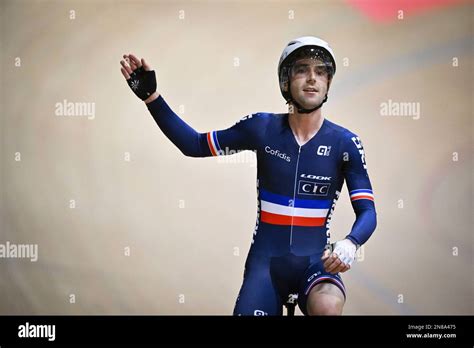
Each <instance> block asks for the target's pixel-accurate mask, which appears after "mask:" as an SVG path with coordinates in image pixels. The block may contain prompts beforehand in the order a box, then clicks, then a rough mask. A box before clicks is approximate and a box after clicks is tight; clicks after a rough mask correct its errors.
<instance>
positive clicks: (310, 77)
mask: <svg viewBox="0 0 474 348" xmlns="http://www.w3.org/2000/svg"><path fill="white" fill-rule="evenodd" d="M306 80H307V81H308V82H309V81H316V73H315V72H314V71H313V70H310V71H309V72H308V75H307V77H306Z"/></svg>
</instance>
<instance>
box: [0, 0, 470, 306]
mask: <svg viewBox="0 0 474 348" xmlns="http://www.w3.org/2000/svg"><path fill="white" fill-rule="evenodd" d="M70 10H74V11H75V19H70V15H71V13H70ZM180 10H183V11H184V12H180ZM472 10H473V7H472V5H470V4H468V3H465V2H462V3H460V4H457V5H453V6H448V7H445V8H442V9H431V10H427V11H423V12H420V13H416V14H413V15H410V14H409V13H407V14H406V16H404V19H403V20H399V19H397V18H396V14H394V19H393V20H388V21H385V22H381V21H374V20H372V19H371V18H370V17H368V16H367V15H366V14H364V13H362V12H361V11H359V10H358V9H357V8H356V7H354V6H352V5H349V4H348V3H346V2H343V1H307V2H300V1H286V2H284V1H278V2H270V1H266V2H263V1H254V2H250V1H233V2H230V1H224V2H217V1H187V2H170V1H161V2H159V1H156V2H151V1H149V2H145V1H139V2H138V1H137V2H132V1H127V2H125V1H100V2H99V1H80V2H76V1H2V2H1V14H2V19H1V25H2V28H1V35H2V37H1V52H2V54H1V59H2V78H1V81H2V91H1V96H2V98H3V99H2V113H1V115H2V120H1V122H2V136H1V139H2V142H1V146H2V161H1V165H2V171H1V183H2V185H1V187H2V200H1V207H2V210H1V211H2V215H1V218H2V223H1V233H0V243H5V242H6V241H9V242H11V243H37V244H38V246H39V259H38V261H37V262H30V261H29V260H27V259H8V258H3V259H0V278H1V285H0V314H63V313H64V314H75V313H77V314H144V313H146V314H193V315H200V314H231V313H232V309H233V306H234V302H235V298H236V296H237V293H238V291H239V288H240V285H241V282H242V273H243V266H244V262H245V257H246V255H247V252H248V249H249V246H250V241H251V235H252V232H253V228H254V224H255V218H256V189H255V178H256V168H255V163H254V162H253V161H254V160H255V159H254V158H252V157H251V156H247V157H246V161H244V162H243V163H242V162H240V163H238V162H239V161H235V162H237V163H232V162H223V161H219V160H218V159H216V158H206V159H193V158H187V157H184V156H183V155H182V154H181V153H180V152H179V150H178V149H177V148H175V147H174V145H173V144H172V143H171V142H169V141H168V139H167V138H165V137H164V136H163V134H162V133H161V131H160V130H159V128H158V127H157V126H156V124H155V123H154V121H153V119H152V118H151V116H150V115H149V113H148V111H147V109H146V107H145V106H144V104H143V103H142V102H140V100H138V99H137V98H136V97H135V96H134V95H133V94H132V93H131V92H130V90H129V88H128V86H127V85H126V83H125V81H124V80H123V77H122V76H121V73H120V67H119V60H120V59H121V56H122V54H124V53H130V52H133V53H136V54H138V55H139V56H143V57H146V58H147V59H148V61H149V62H150V63H151V64H152V65H153V67H154V68H155V69H156V71H157V76H158V84H159V91H160V92H161V93H162V94H163V96H164V97H165V98H166V100H167V101H168V103H169V104H170V106H171V107H172V108H173V109H174V110H175V111H176V112H179V111H180V106H181V111H182V112H181V113H180V115H181V117H183V118H184V119H185V120H186V121H187V122H188V123H189V124H190V125H192V126H193V127H194V128H195V129H197V130H199V131H202V132H204V131H209V130H214V129H221V128H226V127H228V126H230V125H232V124H233V123H234V122H235V121H236V120H238V119H239V118H241V117H242V116H244V115H247V114H249V113H254V112H259V111H267V112H284V111H285V103H284V101H283V99H282V97H281V95H280V92H279V90H278V80H277V76H276V68H277V63H278V58H279V56H280V53H281V51H282V49H283V47H284V45H285V44H286V43H287V42H288V41H289V40H291V39H293V38H295V37H298V36H303V35H315V36H320V37H322V38H324V39H325V40H327V41H329V42H330V44H331V46H332V47H333V49H334V51H335V53H336V56H337V64H338V70H337V74H336V76H335V80H334V82H333V84H332V86H331V91H330V97H329V101H328V103H327V104H326V105H325V107H324V108H323V114H324V115H325V116H326V117H327V118H328V119H330V120H332V121H333V122H336V123H338V124H340V125H342V126H344V127H346V128H348V129H350V130H352V131H353V132H356V133H357V134H359V135H360V137H361V138H362V140H363V142H364V145H365V149H366V155H367V163H368V168H369V174H370V176H371V180H372V184H373V188H374V192H375V196H376V206H377V210H378V227H377V230H376V231H375V233H374V235H373V236H372V238H371V239H370V240H369V241H368V242H367V244H366V245H365V246H364V259H363V260H361V261H359V262H356V264H355V265H354V266H353V268H352V269H351V270H350V271H349V272H347V273H344V274H343V275H342V277H343V279H344V282H345V284H346V287H347V295H348V299H347V303H346V305H345V308H344V314H391V315H397V314H473V307H472V303H473V302H474V301H473V292H472V291H473V264H472V260H473V250H472V246H473V229H472V225H473V219H472V212H473V206H472V201H473V195H472V173H473V158H472V148H473V144H472V134H473V128H472V116H473V114H472V86H473V79H472V61H473V51H472V35H473V32H472ZM289 11H294V12H293V13H294V19H289V18H288V17H289V13H290V12H289ZM183 13H184V19H180V18H179V17H180V14H181V16H182V15H183ZM454 57H456V58H457V59H458V63H459V66H457V67H453V58H454ZM16 58H20V59H21V66H19V67H16V66H15V59H16ZM236 58H237V59H238V63H239V65H238V66H235V64H234V63H235V62H236V61H237V60H236ZM344 63H346V64H344ZM347 63H348V64H347ZM64 99H66V100H68V101H71V102H88V103H95V108H96V110H95V112H96V114H95V118H94V119H87V117H74V116H71V117H58V116H56V115H55V104H56V103H58V102H62V101H63V100H64ZM389 99H391V100H392V101H397V102H418V103H420V105H421V117H420V119H418V120H414V119H413V118H412V117H395V116H381V115H380V105H381V103H383V102H387V101H388V100H389ZM17 152H18V153H20V154H21V161H15V153H17ZM454 152H456V153H457V154H458V158H459V159H458V161H453V153H454ZM125 153H129V154H130V161H126V160H125V159H124V158H125ZM70 200H75V202H76V207H75V209H71V208H70ZM400 200H402V201H400ZM401 202H403V208H401V207H400V204H401ZM183 205H184V207H183ZM353 222H354V214H353V212H352V209H351V206H350V202H349V199H348V194H347V190H346V189H345V188H344V191H343V193H342V198H341V199H340V200H339V202H338V206H337V208H336V211H335V214H334V217H333V220H332V227H331V232H332V239H333V241H336V240H338V239H340V238H342V237H344V236H345V235H346V234H347V232H348V231H349V230H350V228H351V226H352V224H353ZM126 247H130V251H131V254H130V256H126V255H125V253H124V248H126ZM453 248H457V250H458V254H457V256H456V255H453V250H455V249H453ZM71 294H74V295H75V300H76V301H75V303H70V295H71ZM182 295H184V296H182ZM400 295H402V296H403V302H402V301H401V296H400ZM183 300H184V303H182V302H183Z"/></svg>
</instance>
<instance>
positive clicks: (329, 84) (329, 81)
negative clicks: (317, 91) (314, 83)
mask: <svg viewBox="0 0 474 348" xmlns="http://www.w3.org/2000/svg"><path fill="white" fill-rule="evenodd" d="M331 82H332V77H331V78H330V79H329V80H328V92H329V87H331Z"/></svg>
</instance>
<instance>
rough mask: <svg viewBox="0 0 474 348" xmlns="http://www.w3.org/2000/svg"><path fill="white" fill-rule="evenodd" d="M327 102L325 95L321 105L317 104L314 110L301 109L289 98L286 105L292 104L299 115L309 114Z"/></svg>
mask: <svg viewBox="0 0 474 348" xmlns="http://www.w3.org/2000/svg"><path fill="white" fill-rule="evenodd" d="M327 100H328V95H327V94H326V96H325V97H324V100H323V101H322V102H321V104H319V105H318V106H315V107H314V108H312V109H305V108H304V107H302V106H301V105H300V104H299V103H298V102H297V101H296V100H294V99H293V97H290V99H288V101H287V102H286V104H289V103H290V102H291V103H292V104H294V105H295V106H296V109H297V110H298V112H299V113H300V114H309V113H311V112H313V111H315V110H318V109H319V108H320V107H321V106H323V104H324V103H325V102H327Z"/></svg>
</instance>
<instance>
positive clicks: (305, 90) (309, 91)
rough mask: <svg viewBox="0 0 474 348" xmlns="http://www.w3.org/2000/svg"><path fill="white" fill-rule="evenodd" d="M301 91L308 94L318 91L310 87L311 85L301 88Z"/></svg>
mask: <svg viewBox="0 0 474 348" xmlns="http://www.w3.org/2000/svg"><path fill="white" fill-rule="evenodd" d="M303 91H304V92H305V93H308V94H316V93H317V92H318V90H317V89H316V88H312V87H308V88H305V89H303Z"/></svg>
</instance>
